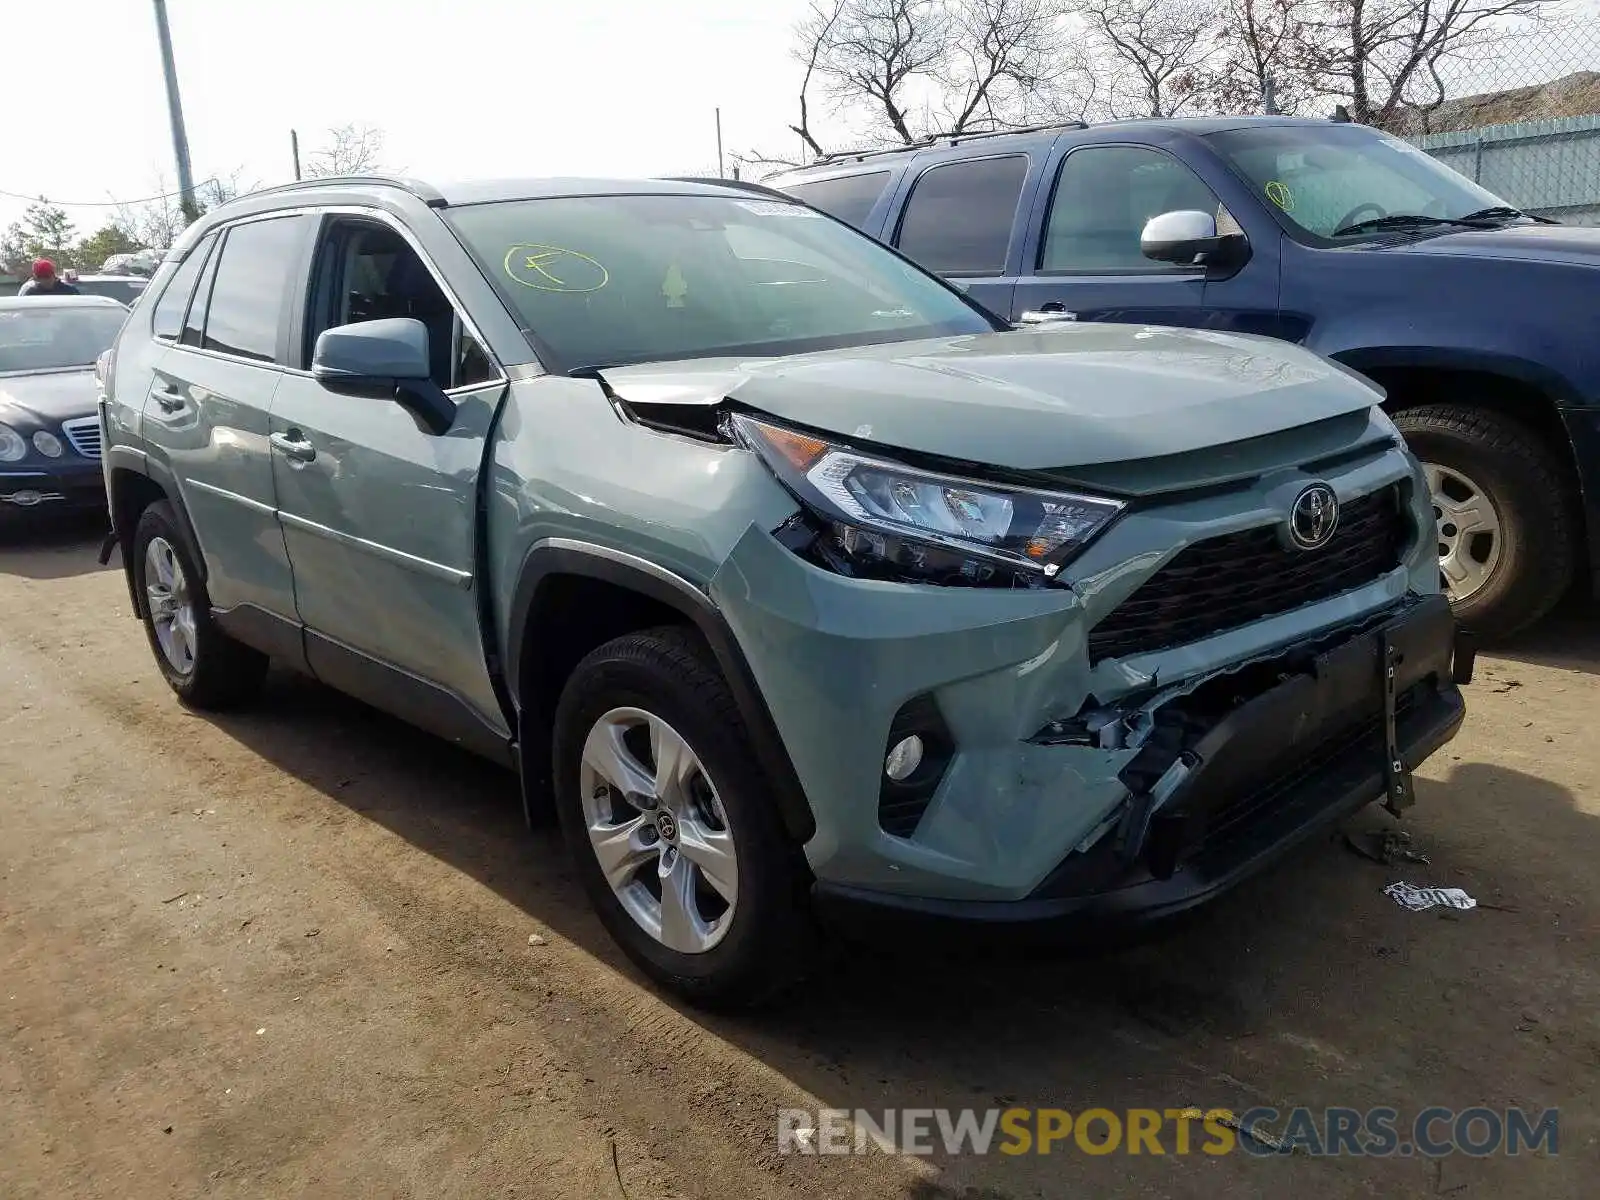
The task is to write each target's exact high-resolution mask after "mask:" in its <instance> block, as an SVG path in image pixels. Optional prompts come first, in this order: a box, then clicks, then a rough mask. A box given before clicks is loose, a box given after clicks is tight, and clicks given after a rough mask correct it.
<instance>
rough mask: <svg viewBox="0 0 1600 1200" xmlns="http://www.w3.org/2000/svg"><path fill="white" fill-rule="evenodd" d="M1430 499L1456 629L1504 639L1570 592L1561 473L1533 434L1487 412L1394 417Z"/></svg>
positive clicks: (1569, 525)
mask: <svg viewBox="0 0 1600 1200" xmlns="http://www.w3.org/2000/svg"><path fill="white" fill-rule="evenodd" d="M1395 424H1396V425H1398V426H1399V427H1400V430H1401V432H1402V433H1404V434H1405V437H1406V441H1407V442H1408V443H1409V444H1410V446H1411V449H1412V451H1413V452H1414V453H1415V454H1416V456H1417V457H1418V458H1419V459H1421V460H1422V465H1423V470H1424V471H1425V472H1426V474H1427V477H1428V490H1429V491H1430V492H1431V493H1432V499H1433V515H1434V520H1435V523H1436V527H1437V534H1438V546H1439V570H1440V573H1441V575H1442V576H1443V582H1444V585H1445V588H1446V590H1447V591H1448V592H1449V595H1450V604H1451V607H1452V608H1453V609H1454V610H1455V613H1456V617H1457V619H1458V620H1460V622H1461V623H1462V625H1464V626H1466V627H1467V628H1468V629H1471V630H1472V631H1474V632H1475V633H1479V634H1481V635H1483V636H1484V637H1488V638H1504V637H1509V636H1510V635H1512V634H1514V633H1516V632H1518V631H1519V630H1521V629H1524V628H1526V627H1527V626H1529V625H1531V624H1533V623H1534V622H1535V621H1537V620H1538V619H1539V618H1540V617H1542V616H1544V615H1545V614H1546V613H1547V612H1549V611H1550V609H1551V608H1553V607H1554V606H1555V604H1556V602H1557V601H1558V600H1560V599H1561V597H1562V595H1563V594H1564V593H1565V592H1566V590H1567V588H1568V587H1569V586H1570V585H1571V583H1572V574H1573V566H1574V560H1575V553H1574V539H1573V531H1574V526H1573V521H1572V515H1571V508H1570V505H1569V503H1568V499H1567V494H1568V488H1567V487H1566V483H1565V472H1564V470H1563V468H1562V465H1561V463H1560V461H1559V460H1558V459H1557V458H1556V456H1555V454H1553V453H1552V452H1551V450H1550V448H1549V447H1548V446H1546V445H1545V443H1544V442H1543V441H1541V440H1540V439H1539V438H1538V436H1537V435H1536V434H1534V433H1533V432H1532V431H1531V430H1529V429H1528V428H1527V427H1525V426H1524V425H1522V424H1520V423H1519V422H1517V421H1515V420H1513V419H1511V418H1509V417H1505V416H1502V415H1501V414H1500V413H1498V412H1495V411H1493V410H1491V409H1486V408H1477V407H1474V406H1472V405H1470V404H1428V405H1424V406H1422V407H1419V408H1408V409H1404V410H1403V411H1401V412H1399V413H1397V414H1395Z"/></svg>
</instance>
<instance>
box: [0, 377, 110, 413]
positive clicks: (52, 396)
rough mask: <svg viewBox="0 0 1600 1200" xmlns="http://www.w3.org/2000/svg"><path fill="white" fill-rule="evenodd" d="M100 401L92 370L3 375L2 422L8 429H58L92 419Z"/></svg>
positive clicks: (0, 393)
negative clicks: (22, 426) (80, 419)
mask: <svg viewBox="0 0 1600 1200" xmlns="http://www.w3.org/2000/svg"><path fill="white" fill-rule="evenodd" d="M98 399H99V393H98V392H97V391H96V389H95V382H94V372H93V371H92V370H89V369H81V370H80V369H78V368H74V369H72V370H70V371H38V372H34V373H31V374H28V373H23V374H16V375H0V422H3V423H4V424H7V425H15V424H17V423H18V422H21V423H22V424H25V425H30V426H35V425H58V424H60V423H61V422H62V421H70V420H72V418H73V417H92V416H94V414H95V407H96V404H97V402H98Z"/></svg>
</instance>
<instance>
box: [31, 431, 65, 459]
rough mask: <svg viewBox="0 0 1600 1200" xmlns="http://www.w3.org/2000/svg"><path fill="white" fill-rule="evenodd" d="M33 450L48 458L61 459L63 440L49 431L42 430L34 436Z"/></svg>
mask: <svg viewBox="0 0 1600 1200" xmlns="http://www.w3.org/2000/svg"><path fill="white" fill-rule="evenodd" d="M33 448H34V449H35V450H37V451H38V452H39V453H40V454H42V455H44V456H45V457H46V458H60V457H61V439H60V438H58V437H57V436H56V435H55V434H53V433H51V432H50V431H49V430H48V429H41V430H39V432H38V433H36V434H34V435H33Z"/></svg>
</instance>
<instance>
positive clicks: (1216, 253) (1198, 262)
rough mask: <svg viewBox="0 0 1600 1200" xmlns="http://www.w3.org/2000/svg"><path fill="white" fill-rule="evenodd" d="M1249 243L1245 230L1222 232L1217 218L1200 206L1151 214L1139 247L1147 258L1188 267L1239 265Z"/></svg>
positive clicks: (1141, 235)
mask: <svg viewBox="0 0 1600 1200" xmlns="http://www.w3.org/2000/svg"><path fill="white" fill-rule="evenodd" d="M1249 245H1250V244H1249V242H1247V241H1246V240H1245V236H1244V234H1242V233H1219V232H1218V231H1217V219H1216V218H1215V217H1214V216H1212V215H1211V214H1210V213H1206V212H1201V211H1199V210H1198V209H1180V210H1179V211H1177V212H1166V213H1162V214H1160V215H1159V216H1155V217H1151V218H1150V220H1149V221H1147V222H1146V223H1145V227H1144V232H1143V233H1142V234H1140V236H1139V249H1140V251H1141V252H1142V253H1143V254H1144V256H1145V257H1146V258H1148V259H1153V260H1154V261H1156V262H1164V263H1175V264H1177V265H1179V266H1185V267H1225V266H1233V265H1236V264H1238V263H1239V262H1241V261H1242V260H1243V258H1244V255H1245V252H1246V251H1247V250H1248V249H1249Z"/></svg>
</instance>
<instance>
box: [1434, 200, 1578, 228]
mask: <svg viewBox="0 0 1600 1200" xmlns="http://www.w3.org/2000/svg"><path fill="white" fill-rule="evenodd" d="M1518 217H1526V218H1527V219H1528V220H1530V221H1537V222H1538V223H1539V224H1541V225H1559V224H1561V222H1560V221H1556V220H1553V219H1552V218H1550V217H1540V216H1535V215H1534V214H1533V213H1526V212H1523V211H1522V210H1521V209H1520V208H1512V207H1511V206H1510V205H1509V204H1491V205H1490V206H1489V207H1488V208H1480V209H1478V210H1477V211H1476V212H1469V213H1468V214H1467V215H1466V216H1464V217H1458V218H1456V219H1457V220H1460V221H1498V220H1506V221H1514V220H1516V219H1517V218H1518Z"/></svg>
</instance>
